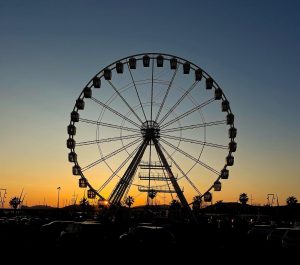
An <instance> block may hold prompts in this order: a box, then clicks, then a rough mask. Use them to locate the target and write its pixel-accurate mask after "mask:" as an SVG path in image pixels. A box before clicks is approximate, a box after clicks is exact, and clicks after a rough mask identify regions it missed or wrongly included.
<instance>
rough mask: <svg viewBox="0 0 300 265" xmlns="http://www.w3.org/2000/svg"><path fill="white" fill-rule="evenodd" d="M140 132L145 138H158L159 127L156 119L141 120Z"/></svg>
mask: <svg viewBox="0 0 300 265" xmlns="http://www.w3.org/2000/svg"><path fill="white" fill-rule="evenodd" d="M141 133H142V135H143V138H144V139H145V138H147V139H149V140H152V139H159V137H160V127H159V125H158V123H157V122H156V121H153V120H147V121H145V122H143V124H142V127H141Z"/></svg>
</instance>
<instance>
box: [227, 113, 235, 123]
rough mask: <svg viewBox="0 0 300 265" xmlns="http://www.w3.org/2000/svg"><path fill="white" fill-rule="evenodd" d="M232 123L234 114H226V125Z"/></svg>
mask: <svg viewBox="0 0 300 265" xmlns="http://www.w3.org/2000/svg"><path fill="white" fill-rule="evenodd" d="M233 123H234V115H233V114H232V113H228V114H227V124H228V125H233Z"/></svg>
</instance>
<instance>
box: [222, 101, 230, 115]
mask: <svg viewBox="0 0 300 265" xmlns="http://www.w3.org/2000/svg"><path fill="white" fill-rule="evenodd" d="M228 110H229V101H228V100H224V101H222V111H223V112H226V111H228Z"/></svg>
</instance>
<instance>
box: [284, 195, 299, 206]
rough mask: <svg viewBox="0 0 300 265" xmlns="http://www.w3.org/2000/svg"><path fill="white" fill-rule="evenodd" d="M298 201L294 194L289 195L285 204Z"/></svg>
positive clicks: (293, 203)
mask: <svg viewBox="0 0 300 265" xmlns="http://www.w3.org/2000/svg"><path fill="white" fill-rule="evenodd" d="M297 202H298V200H297V198H296V197H295V196H289V197H288V198H287V199H286V204H287V205H295V204H296V203H297Z"/></svg>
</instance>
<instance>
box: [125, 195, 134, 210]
mask: <svg viewBox="0 0 300 265" xmlns="http://www.w3.org/2000/svg"><path fill="white" fill-rule="evenodd" d="M133 203H134V198H133V197H132V196H128V197H127V198H126V200H125V204H126V205H127V206H128V207H129V208H130V207H131V205H132V204H133Z"/></svg>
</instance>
